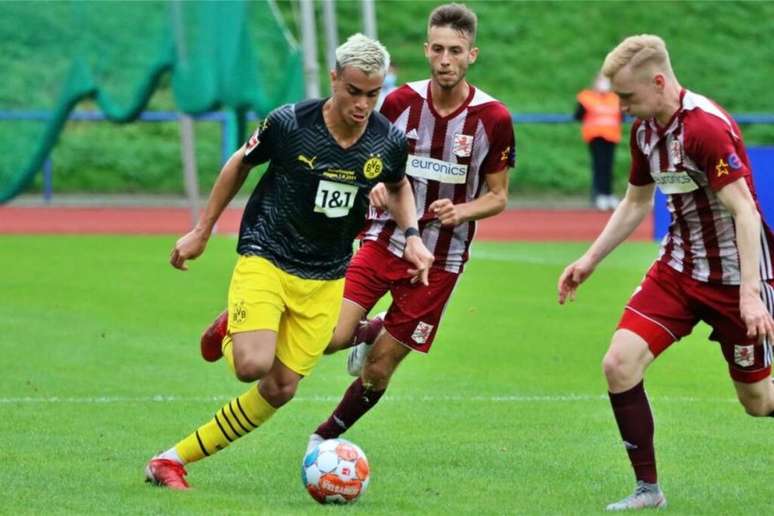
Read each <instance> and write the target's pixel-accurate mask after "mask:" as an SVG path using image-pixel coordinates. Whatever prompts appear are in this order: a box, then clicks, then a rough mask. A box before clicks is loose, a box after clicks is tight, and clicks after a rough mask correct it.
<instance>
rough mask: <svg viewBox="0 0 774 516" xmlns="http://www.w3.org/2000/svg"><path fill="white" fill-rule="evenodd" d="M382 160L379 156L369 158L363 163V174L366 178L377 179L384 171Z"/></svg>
mask: <svg viewBox="0 0 774 516" xmlns="http://www.w3.org/2000/svg"><path fill="white" fill-rule="evenodd" d="M382 168H383V165H382V160H381V159H380V158H377V157H373V158H369V159H368V161H366V162H365V165H363V175H364V176H365V177H366V179H375V178H376V177H377V176H378V175H379V174H381V173H382Z"/></svg>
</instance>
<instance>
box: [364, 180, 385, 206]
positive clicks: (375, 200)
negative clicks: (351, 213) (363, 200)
mask: <svg viewBox="0 0 774 516" xmlns="http://www.w3.org/2000/svg"><path fill="white" fill-rule="evenodd" d="M368 202H370V203H371V206H373V207H374V208H376V209H377V210H386V209H387V187H386V186H384V183H377V184H376V186H374V187H373V188H371V191H370V192H368Z"/></svg>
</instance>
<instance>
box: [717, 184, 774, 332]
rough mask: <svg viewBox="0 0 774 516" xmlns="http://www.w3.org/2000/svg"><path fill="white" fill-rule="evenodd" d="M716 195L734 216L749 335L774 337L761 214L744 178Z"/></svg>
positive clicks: (741, 306) (742, 307) (741, 307)
mask: <svg viewBox="0 0 774 516" xmlns="http://www.w3.org/2000/svg"><path fill="white" fill-rule="evenodd" d="M717 196H718V199H719V200H720V202H721V203H722V204H723V206H725V207H726V209H727V210H728V211H729V212H730V213H731V216H732V217H733V218H734V228H735V229H736V245H737V249H738V250H739V267H740V270H741V275H742V280H741V283H740V284H739V310H740V312H741V314H742V320H743V321H744V323H745V326H747V336H748V337H751V338H754V337H757V338H760V339H762V338H764V337H767V336H768V338H769V339H774V320H772V317H771V314H769V312H768V310H767V309H766V307H765V306H764V304H763V301H762V300H761V276H760V258H761V257H760V237H761V216H760V214H759V213H758V209H757V208H756V206H755V201H754V200H753V197H752V194H751V193H750V189H749V188H748V187H747V182H746V181H745V180H744V178H741V177H740V178H739V179H737V180H736V181H734V182H732V183H729V184H727V185H726V186H724V187H723V188H721V189H720V190H718V192H717Z"/></svg>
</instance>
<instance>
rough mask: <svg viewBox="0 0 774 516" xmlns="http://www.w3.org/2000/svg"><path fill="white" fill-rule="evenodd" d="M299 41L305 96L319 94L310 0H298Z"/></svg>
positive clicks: (316, 95) (314, 28) (318, 68)
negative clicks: (301, 49) (299, 16)
mask: <svg viewBox="0 0 774 516" xmlns="http://www.w3.org/2000/svg"><path fill="white" fill-rule="evenodd" d="M299 3H300V5H301V41H302V43H303V48H304V83H305V92H306V98H317V97H319V96H320V66H319V65H318V64H317V28H316V24H315V19H314V4H313V3H312V0H300V2H299Z"/></svg>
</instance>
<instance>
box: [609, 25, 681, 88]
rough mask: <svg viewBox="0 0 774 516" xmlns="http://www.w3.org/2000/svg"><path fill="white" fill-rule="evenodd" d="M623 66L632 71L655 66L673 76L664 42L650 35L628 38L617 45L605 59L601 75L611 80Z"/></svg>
mask: <svg viewBox="0 0 774 516" xmlns="http://www.w3.org/2000/svg"><path fill="white" fill-rule="evenodd" d="M625 66H629V67H630V68H631V69H633V70H637V69H641V68H643V67H646V66H655V67H656V68H658V69H659V70H660V71H662V72H665V73H667V74H668V75H669V76H674V72H673V71H672V63H671V62H670V61H669V52H667V49H666V44H665V43H664V40H663V39H661V38H660V37H658V36H654V35H652V34H639V35H637V36H629V37H628V38H626V39H625V40H623V41H622V42H621V43H619V44H618V46H617V47H615V48H614V49H613V50H611V51H610V53H609V54H607V57H605V62H604V63H603V64H602V74H603V75H605V76H606V77H608V78H613V77H614V76H615V74H617V73H618V72H619V71H620V70H621V68H623V67H625Z"/></svg>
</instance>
